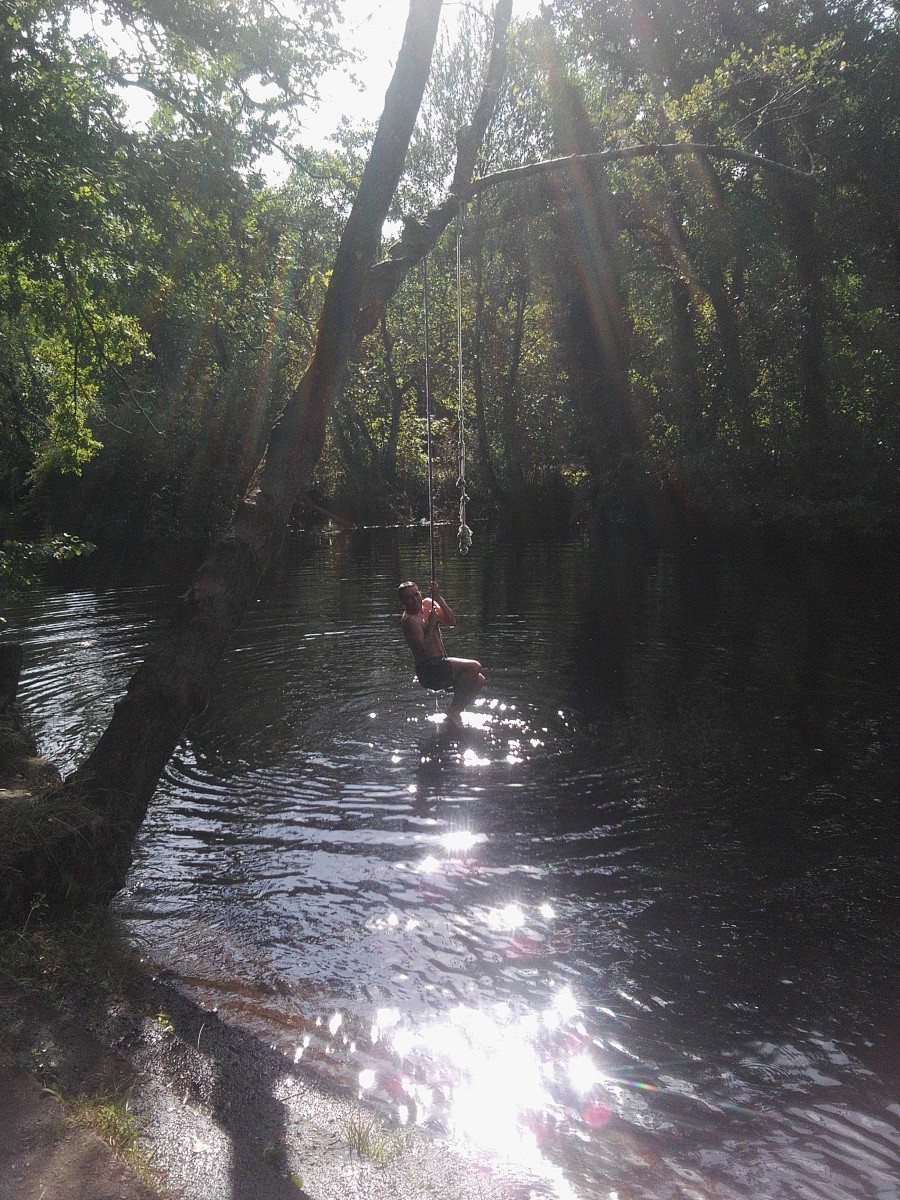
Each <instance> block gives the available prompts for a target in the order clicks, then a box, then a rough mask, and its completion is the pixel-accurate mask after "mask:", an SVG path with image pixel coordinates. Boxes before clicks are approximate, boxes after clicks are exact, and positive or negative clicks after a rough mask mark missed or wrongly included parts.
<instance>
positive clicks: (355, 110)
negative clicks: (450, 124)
mask: <svg viewBox="0 0 900 1200" xmlns="http://www.w3.org/2000/svg"><path fill="white" fill-rule="evenodd" d="M466 5H468V6H469V7H471V8H474V9H475V10H476V11H480V12H484V13H486V14H487V15H488V16H490V14H491V13H492V12H493V8H494V6H493V2H492V0H445V3H444V7H443V11H442V15H441V29H442V31H444V30H447V31H448V32H452V30H453V29H454V27H455V26H456V23H457V22H458V20H459V16H460V13H461V12H462V10H463V8H464V6H466ZM538 6H539V0H514V3H513V16H514V17H518V18H523V17H527V16H530V15H532V14H534V13H536V12H537V10H538ZM342 9H343V13H344V28H345V31H346V32H345V34H344V35H343V40H344V42H345V44H346V45H349V46H351V47H352V48H353V49H354V50H356V51H357V52H358V53H359V54H360V59H359V61H358V62H356V63H355V64H353V65H352V67H350V68H349V69H345V70H341V71H335V72H332V73H331V74H329V75H328V76H326V77H325V78H324V79H323V80H322V85H321V86H322V104H321V105H320V107H319V109H318V111H317V112H315V113H310V115H309V118H308V120H307V121H306V122H305V129H306V131H307V133H308V136H309V140H310V141H311V142H312V143H313V144H314V145H318V144H321V143H323V142H324V141H326V140H327V138H328V136H329V135H330V134H332V133H333V132H334V131H335V129H337V127H338V125H339V124H340V121H341V118H342V117H344V116H347V117H349V118H350V120H351V121H360V120H367V121H377V120H378V118H379V117H380V116H381V109H382V106H383V101H384V93H385V91H386V90H387V86H388V84H389V83H390V79H391V73H392V71H393V69H394V64H395V63H396V61H397V51H398V50H399V49H400V43H401V41H402V39H403V29H404V26H405V24H406V18H407V16H408V14H409V4H408V3H407V0H344V2H343V5H342ZM354 76H355V78H356V79H357V80H358V83H354V82H353V78H352V77H354Z"/></svg>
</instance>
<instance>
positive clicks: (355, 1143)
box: [345, 1108, 409, 1167]
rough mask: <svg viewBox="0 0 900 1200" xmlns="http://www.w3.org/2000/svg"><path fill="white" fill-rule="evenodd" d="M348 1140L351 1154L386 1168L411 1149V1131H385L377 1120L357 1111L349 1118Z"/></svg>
mask: <svg viewBox="0 0 900 1200" xmlns="http://www.w3.org/2000/svg"><path fill="white" fill-rule="evenodd" d="M345 1134H346V1140H347V1145H348V1146H349V1147H350V1153H351V1154H354V1153H355V1154H358V1155H359V1156H360V1158H368V1159H370V1160H371V1161H372V1162H375V1163H378V1165H379V1166H382V1167H385V1166H387V1165H388V1164H389V1163H392V1162H395V1161H396V1160H397V1159H398V1158H399V1157H400V1155H401V1154H403V1153H404V1151H406V1150H408V1149H409V1131H408V1130H404V1131H402V1132H401V1131H399V1130H387V1129H384V1128H383V1126H382V1125H381V1124H380V1122H379V1121H378V1120H377V1118H375V1117H373V1116H371V1115H370V1114H369V1113H365V1112H363V1111H362V1109H359V1108H358V1109H355V1110H354V1111H353V1112H352V1113H351V1114H350V1116H349V1117H348V1118H347V1124H346V1130H345Z"/></svg>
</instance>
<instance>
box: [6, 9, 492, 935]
mask: <svg viewBox="0 0 900 1200" xmlns="http://www.w3.org/2000/svg"><path fill="white" fill-rule="evenodd" d="M440 10H441V0H412V2H411V4H410V14H409V18H408V21H407V25H406V30H405V33H404V37H403V44H402V46H401V49H400V53H399V55H398V58H397V66H396V69H395V71H394V76H393V79H392V81H391V84H390V87H389V88H388V91H387V94H386V97H385V108H384V113H383V115H382V118H381V121H380V123H379V126H378V132H377V134H376V136H375V141H374V143H373V146H372V151H371V154H370V157H369V161H368V164H367V166H366V169H365V171H364V173H363V178H362V181H361V183H360V187H359V192H358V194H357V197H356V200H355V202H354V205H353V208H352V211H351V213H350V217H349V219H348V221H347V226H346V228H345V231H344V235H343V237H342V239H341V244H340V247H339V249H338V253H337V257H336V259H335V264H334V269H333V272H332V276H331V280H330V283H329V287H328V291H327V293H326V297H325V301H324V304H323V308H322V314H321V317H320V320H319V326H318V336H317V340H316V346H315V349H314V352H313V356H312V359H311V361H310V364H309V366H308V367H307V369H306V372H305V374H304V375H303V378H302V379H301V381H300V383H299V385H298V386H297V388H296V389H295V391H294V393H293V395H292V396H291V398H290V400H289V402H288V404H287V406H286V407H285V409H284V411H283V412H282V414H281V416H280V417H279V418H278V420H277V422H276V423H275V426H274V427H273V429H272V432H271V435H270V437H269V441H268V445H267V447H266V452H265V456H264V458H263V460H262V462H261V463H260V465H259V467H258V468H257V471H256V474H255V476H254V479H253V481H252V483H251V486H250V488H249V489H248V491H247V493H246V495H245V496H244V499H243V500H242V501H241V503H240V504H239V506H238V509H237V512H236V513H235V515H234V518H233V520H232V523H231V525H230V527H229V528H228V530H227V531H226V532H225V534H224V536H223V537H222V538H221V539H220V540H219V542H218V543H217V544H216V545H215V546H214V547H213V549H212V550H211V552H210V553H209V555H208V556H207V558H206V560H205V561H204V562H203V564H202V565H201V567H200V568H199V570H198V572H197V574H196V576H195V577H194V580H193V582H192V584H191V586H190V587H189V589H188V590H187V592H186V593H185V594H184V596H182V597H181V598H180V600H179V602H178V605H177V608H176V612H175V614H174V617H173V619H172V621H171V624H170V626H169V628H168V630H167V631H166V633H165V634H164V635H163V636H162V637H161V639H160V641H159V643H158V645H157V646H156V648H155V649H154V650H153V652H152V653H151V654H150V655H149V656H148V658H147V659H146V660H145V662H144V663H143V664H142V666H140V667H139V668H138V670H137V672H136V673H135V675H134V676H133V678H132V679H131V681H130V683H129V684H128V688H127V690H126V693H125V695H124V696H123V697H122V698H121V700H119V702H118V703H117V704H116V706H115V711H114V714H113V717H112V720H111V721H110V723H109V725H108V727H107V729H106V730H105V732H104V733H103V735H102V736H101V738H100V740H99V741H98V743H97V745H96V747H95V749H94V750H93V751H92V752H91V754H90V755H89V756H88V757H87V758H86V759H85V761H84V762H83V763H82V764H81V766H80V767H79V768H78V770H77V771H76V772H75V773H74V775H73V776H71V777H70V778H69V779H68V780H67V781H66V782H65V783H64V784H63V786H62V788H61V789H60V790H59V791H58V792H57V793H56V794H55V796H54V797H53V798H52V800H53V810H54V812H55V811H56V810H58V809H60V808H62V809H64V808H65V807H66V805H68V806H70V808H71V809H72V811H73V812H75V811H77V813H78V814H79V815H78V819H77V820H76V821H73V822H72V824H71V828H69V829H61V827H60V826H59V822H58V821H57V822H56V824H55V826H54V829H53V836H52V838H50V837H48V838H46V839H45V840H44V841H43V842H40V843H35V844H33V845H32V846H31V848H30V849H27V848H26V850H23V851H22V852H21V853H20V854H19V855H18V858H17V859H16V861H12V862H11V861H10V859H9V856H7V857H6V858H5V859H0V907H2V908H4V909H5V912H6V913H7V914H8V915H9V914H11V913H13V912H15V911H19V912H21V911H23V910H24V911H27V910H28V908H29V906H30V905H31V904H32V903H33V900H34V897H35V896H37V895H39V894H43V895H44V896H45V897H46V899H47V901H48V902H49V903H50V904H51V906H55V907H60V906H62V905H64V904H74V903H78V902H84V901H91V900H97V899H101V900H105V899H108V898H110V897H111V896H112V895H114V894H115V892H116V891H117V890H118V889H119V888H120V887H121V886H122V885H123V883H124V880H125V874H126V871H127V869H128V866H129V864H130V861H131V844H132V841H133V839H134V836H135V834H136V833H137V831H138V829H139V828H140V825H141V823H142V821H143V819H144V816H145V813H146V810H147V805H148V803H149V801H150V798H151V796H152V795H153V792H154V789H155V788H156V785H157V782H158V780H159V777H160V775H161V773H162V771H163V768H164V767H165V764H166V762H167V761H168V759H169V757H170V755H171V754H172V751H173V750H174V749H175V746H176V745H177V743H178V740H179V739H180V737H181V736H182V734H183V732H184V729H185V726H186V725H187V723H188V721H189V720H190V719H191V717H193V716H195V715H196V714H198V713H199V712H201V711H202V710H203V708H204V707H205V705H206V703H207V698H208V695H209V687H210V680H211V677H212V673H213V671H214V669H215V667H216V665H217V664H218V662H219V660H220V658H221V656H222V653H223V651H224V649H225V646H226V644H227V642H228V639H229V637H230V636H231V634H232V633H233V632H234V630H235V628H236V627H237V626H238V625H239V623H240V621H241V620H242V618H243V616H244V614H245V612H246V611H247V609H248V607H249V605H250V602H251V599H252V597H253V594H254V592H255V590H256V587H257V585H258V583H259V581H260V579H261V578H262V576H263V574H264V572H265V571H266V569H267V568H268V567H269V565H270V564H271V563H272V561H273V559H274V557H275V554H276V552H277V550H278V548H279V546H280V544H281V539H282V537H283V533H284V530H285V527H286V522H287V518H288V516H289V513H290V510H291V506H292V504H293V503H294V500H295V498H296V496H297V494H298V492H299V490H300V489H301V488H302V487H303V486H304V485H305V484H306V483H307V482H308V481H309V479H310V478H311V475H312V472H313V469H314V467H315V464H316V462H317V461H318V458H319V455H320V453H321V450H322V446H323V442H324V437H325V428H326V421H327V416H328V411H329V406H330V405H331V404H332V403H333V401H334V399H335V397H336V396H337V395H338V394H339V392H340V390H341V388H342V386H343V384H344V380H345V376H346V373H347V369H348V366H349V361H350V357H351V354H352V353H353V351H354V350H355V348H356V346H357V345H358V344H359V341H360V339H361V337H362V336H363V334H364V333H366V332H368V330H369V329H370V328H372V327H373V326H374V324H375V322H377V320H378V318H379V315H380V312H381V311H382V310H383V307H384V304H386V303H387V300H388V299H389V298H390V296H391V295H393V292H394V291H396V288H397V287H399V284H400V282H401V281H402V278H403V276H404V275H405V274H406V273H407V272H408V270H409V269H410V268H411V267H412V266H413V265H415V263H416V262H418V261H420V259H421V258H422V257H423V256H424V254H425V253H427V251H428V250H429V249H430V248H431V246H433V244H434V242H435V241H436V240H437V236H439V232H440V230H439V229H438V228H437V227H438V224H439V222H438V221H435V223H434V227H433V228H429V227H427V226H426V228H427V235H428V236H426V237H424V238H422V239H420V241H419V243H418V245H417V246H416V247H415V248H412V247H410V246H408V245H407V246H404V247H403V252H402V253H395V254H393V255H392V256H391V259H390V260H388V263H387V267H386V268H385V266H384V265H382V269H381V270H379V269H378V268H376V267H373V263H374V260H375V255H376V253H377V251H378V248H379V245H380V238H381V231H382V228H383V225H384V221H385V219H386V216H387V212H388V207H389V205H390V203H391V200H392V199H393V196H394V192H395V189H396V187H397V184H398V182H399V179H400V175H401V172H402V169H403V165H404V161H405V157H406V151H407V148H408V145H409V140H410V137H411V136H412V131H413V127H414V125H415V122H416V118H417V115H418V112H419V107H420V104H421V101H422V96H423V93H424V89H425V85H426V82H427V79H428V74H429V70H430V64H431V56H432V52H433V48H434V42H435V38H436V35H437V28H438V20H439V16H440ZM510 10H511V0H500V2H499V3H498V5H497V10H496V14H495V44H494V48H493V53H492V55H491V59H490V63H489V67H488V72H487V76H486V82H485V88H484V93H483V96H482V102H481V104H480V105H479V108H478V110H477V111H476V114H475V119H474V121H473V124H472V126H471V127H470V128H469V129H468V130H463V131H460V135H459V155H458V160H457V171H456V175H455V176H454V186H455V188H456V189H457V190H456V195H455V196H451V197H450V198H449V200H448V201H445V203H444V205H443V206H442V208H446V209H448V210H449V212H450V215H451V216H452V213H453V212H454V211H455V209H456V207H457V206H458V198H457V197H458V196H460V195H462V194H463V192H464V190H465V188H466V186H467V185H468V184H469V183H470V181H471V177H472V174H473V172H474V166H475V160H476V156H477V152H478V148H479V146H480V144H481V141H482V139H483V137H484V133H485V131H486V128H487V124H488V121H489V119H490V116H491V115H492V113H493V110H494V107H495V105H496V100H497V96H498V95H499V87H500V81H501V77H502V73H503V67H504V59H503V54H502V48H501V47H502V43H503V40H504V37H505V32H506V27H507V25H508V23H509V17H510ZM448 221H449V217H448ZM434 230H437V232H434ZM432 234H433V237H432ZM391 284H392V285H393V286H390V285H391ZM361 296H362V297H364V310H365V311H364V313H363V314H362V315H361V314H360V302H359V301H360V297H361Z"/></svg>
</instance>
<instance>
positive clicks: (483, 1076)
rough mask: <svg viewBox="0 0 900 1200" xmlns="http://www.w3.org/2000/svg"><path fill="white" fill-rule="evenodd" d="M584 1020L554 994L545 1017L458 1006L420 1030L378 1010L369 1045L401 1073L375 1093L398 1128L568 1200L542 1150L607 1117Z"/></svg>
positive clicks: (507, 1008) (363, 1076)
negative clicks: (426, 1133) (562, 1134)
mask: <svg viewBox="0 0 900 1200" xmlns="http://www.w3.org/2000/svg"><path fill="white" fill-rule="evenodd" d="M510 908H511V909H512V908H515V906H510ZM517 911H518V910H517ZM581 1017H582V1013H581V1009H580V1007H579V1005H578V1002H577V999H576V997H575V995H574V994H573V992H572V990H571V988H569V987H561V988H559V989H557V990H556V991H555V992H553V993H552V994H551V995H550V996H549V997H548V1003H547V1004H546V1006H545V1007H544V1008H543V1009H542V1010H540V1011H535V1010H519V1011H516V1010H515V1009H514V1007H513V1005H512V1004H510V1003H509V1002H500V1003H495V1004H492V1005H490V1006H489V1007H486V1008H479V1007H475V1006H472V1005H464V1004H460V1005H456V1006H455V1007H453V1008H451V1009H450V1010H448V1011H447V1012H446V1013H444V1014H442V1015H440V1016H438V1017H435V1018H434V1019H432V1020H419V1021H416V1020H415V1019H414V1018H412V1017H411V1016H410V1015H408V1014H404V1013H403V1012H401V1010H400V1009H398V1008H382V1009H379V1010H378V1011H377V1013H376V1015H375V1018H374V1020H373V1022H372V1026H371V1030H370V1041H371V1045H372V1047H373V1048H374V1047H376V1046H379V1047H380V1048H381V1050H382V1052H387V1053H388V1054H389V1055H390V1058H391V1060H392V1061H393V1062H394V1063H396V1064H397V1066H396V1075H395V1076H394V1077H393V1078H388V1077H387V1075H386V1073H385V1071H384V1070H382V1071H381V1072H380V1073H379V1075H380V1077H379V1080H378V1083H379V1087H380V1088H381V1091H382V1093H383V1094H384V1095H386V1096H387V1097H389V1098H390V1099H391V1101H392V1102H393V1104H394V1107H395V1112H396V1115H397V1117H398V1119H400V1120H401V1122H403V1123H407V1122H409V1123H414V1124H418V1125H422V1126H425V1127H427V1128H431V1129H438V1130H442V1131H444V1132H445V1133H448V1134H450V1135H451V1136H453V1137H455V1138H457V1139H459V1140H460V1141H461V1142H463V1143H465V1144H466V1145H468V1146H470V1147H471V1148H472V1149H474V1150H477V1151H479V1152H483V1153H487V1154H489V1155H491V1156H492V1157H494V1158H496V1159H499V1160H503V1161H507V1162H512V1163H515V1164H517V1165H518V1166H520V1167H524V1168H526V1169H529V1170H531V1171H535V1172H538V1173H539V1174H540V1175H542V1176H543V1177H544V1178H545V1179H546V1178H551V1177H552V1179H553V1180H554V1190H555V1194H556V1195H557V1196H558V1197H560V1198H562V1197H568V1196H572V1195H574V1193H572V1192H571V1191H570V1190H569V1186H568V1184H566V1183H565V1182H564V1181H563V1180H562V1177H561V1176H560V1175H558V1172H557V1169H556V1168H555V1167H553V1166H552V1164H551V1163H550V1162H549V1161H548V1160H546V1159H545V1157H544V1154H543V1150H542V1142H543V1141H544V1140H545V1139H546V1137H547V1136H548V1134H552V1132H553V1130H554V1129H559V1128H562V1127H563V1125H564V1123H566V1122H571V1121H572V1119H573V1118H574V1119H575V1120H576V1121H578V1122H579V1123H581V1125H582V1127H583V1128H584V1129H585V1131H586V1133H587V1132H588V1131H589V1130H592V1129H593V1130H596V1129H597V1128H598V1127H602V1126H603V1125H604V1124H605V1123H606V1122H607V1121H608V1119H609V1116H610V1113H611V1110H610V1108H609V1106H608V1103H607V1101H608V1100H609V1099H610V1098H609V1096H608V1093H607V1092H606V1090H605V1080H604V1075H603V1071H602V1069H601V1065H600V1063H599V1062H598V1061H597V1060H596V1058H595V1052H596V1045H595V1044H594V1043H593V1042H592V1040H591V1039H590V1037H589V1036H588V1035H587V1032H586V1030H585V1027H584V1025H583V1024H582V1023H581ZM387 1074H389V1072H388V1073H387ZM375 1082H376V1074H375V1072H373V1071H371V1070H364V1071H362V1072H361V1073H360V1075H359V1085H360V1088H361V1089H362V1090H370V1089H371V1088H373V1087H374V1086H375Z"/></svg>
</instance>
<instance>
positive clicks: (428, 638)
mask: <svg viewBox="0 0 900 1200" xmlns="http://www.w3.org/2000/svg"><path fill="white" fill-rule="evenodd" d="M398 591H399V592H400V602H401V604H402V605H403V614H402V616H401V617H400V626H401V628H402V630H403V633H404V635H405V636H406V640H407V642H408V643H409V648H410V650H412V655H413V658H414V659H415V663H416V678H417V679H418V681H419V683H420V684H421V685H422V687H424V688H428V689H429V691H432V692H452V693H453V701H452V703H451V704H450V707H449V708H448V709H447V720H448V721H449V722H450V724H451V725H453V726H455V727H456V728H457V729H462V728H463V720H462V711H463V709H464V708H465V706H466V705H467V704H468V703H469V701H470V700H472V699H474V697H475V696H477V695H478V693H479V692H480V691H481V689H482V688H483V687H484V675H483V674H482V673H481V663H480V662H476V660H475V659H474V658H448V657H447V651H446V650H445V649H444V639H443V638H442V637H441V625H446V626H447V627H448V628H452V627H453V626H454V625H455V624H456V617H455V616H454V614H453V610H452V609H451V608H450V605H449V604H448V603H447V601H446V600H445V599H444V597H443V596H442V595H441V594H440V592H439V590H438V585H437V580H435V579H432V581H431V596H425V597H424V598H423V596H422V593H421V592H420V591H419V589H418V587H416V585H415V584H414V583H413V582H412V581H411V580H409V579H407V580H406V582H405V583H401V584H400V587H399V589H398Z"/></svg>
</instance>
